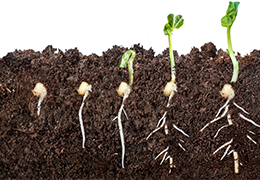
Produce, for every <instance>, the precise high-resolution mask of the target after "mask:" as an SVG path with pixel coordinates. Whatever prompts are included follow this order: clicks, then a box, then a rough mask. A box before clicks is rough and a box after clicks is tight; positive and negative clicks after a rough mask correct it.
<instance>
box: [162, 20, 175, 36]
mask: <svg viewBox="0 0 260 180" xmlns="http://www.w3.org/2000/svg"><path fill="white" fill-rule="evenodd" d="M172 31H173V28H172V27H171V26H170V25H169V23H166V24H165V26H164V29H163V32H164V34H165V35H166V36H167V35H171V33H172Z"/></svg>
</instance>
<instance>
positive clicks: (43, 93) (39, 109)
mask: <svg viewBox="0 0 260 180" xmlns="http://www.w3.org/2000/svg"><path fill="white" fill-rule="evenodd" d="M46 95H47V90H46V89H44V90H43V91H42V93H41V96H40V98H39V101H38V105H37V109H38V110H37V115H38V116H40V111H41V103H42V101H43V99H44V98H45V96H46Z"/></svg>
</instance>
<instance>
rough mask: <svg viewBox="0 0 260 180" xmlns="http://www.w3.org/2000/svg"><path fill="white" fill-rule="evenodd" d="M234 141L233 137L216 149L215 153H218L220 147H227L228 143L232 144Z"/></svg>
mask: <svg viewBox="0 0 260 180" xmlns="http://www.w3.org/2000/svg"><path fill="white" fill-rule="evenodd" d="M232 142H233V139H231V140H230V141H228V142H226V143H225V144H223V145H222V146H220V147H219V148H218V149H217V150H216V151H214V152H213V154H216V153H217V152H218V151H219V150H220V149H222V148H224V147H226V146H227V145H229V144H231V143H232Z"/></svg>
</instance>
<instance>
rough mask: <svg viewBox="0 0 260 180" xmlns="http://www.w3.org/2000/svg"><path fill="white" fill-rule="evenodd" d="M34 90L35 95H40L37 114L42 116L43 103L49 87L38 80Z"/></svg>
mask: <svg viewBox="0 0 260 180" xmlns="http://www.w3.org/2000/svg"><path fill="white" fill-rule="evenodd" d="M32 92H33V95H34V96H37V97H40V98H39V101H38V105H37V109H38V110H37V115H38V116H40V111H41V103H42V101H43V99H44V98H45V96H46V95H47V89H46V87H45V86H44V85H43V84H42V83H41V82H38V83H37V84H36V85H35V87H34V89H33V90H32Z"/></svg>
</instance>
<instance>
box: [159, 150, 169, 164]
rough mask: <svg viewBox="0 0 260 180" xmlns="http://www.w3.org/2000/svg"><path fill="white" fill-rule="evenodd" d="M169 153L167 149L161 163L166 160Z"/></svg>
mask: <svg viewBox="0 0 260 180" xmlns="http://www.w3.org/2000/svg"><path fill="white" fill-rule="evenodd" d="M167 154H168V152H167V151H166V152H165V153H164V156H163V158H162V161H161V163H160V165H162V163H163V162H164V160H165V158H166V155H167Z"/></svg>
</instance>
